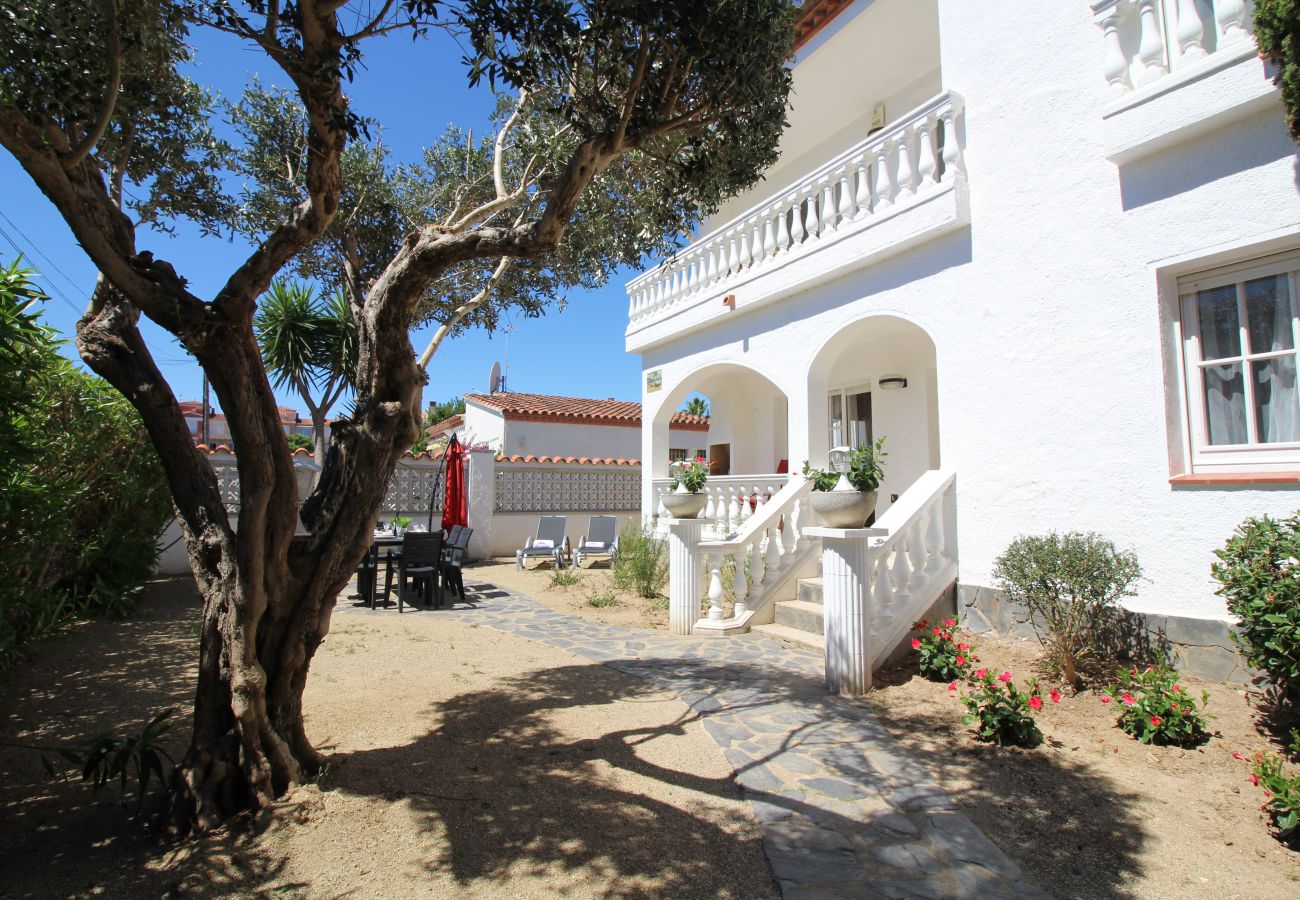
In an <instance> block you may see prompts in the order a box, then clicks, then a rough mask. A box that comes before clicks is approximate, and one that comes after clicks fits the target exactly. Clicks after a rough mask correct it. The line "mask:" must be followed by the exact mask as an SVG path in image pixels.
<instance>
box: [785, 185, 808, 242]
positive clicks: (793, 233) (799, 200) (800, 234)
mask: <svg viewBox="0 0 1300 900" xmlns="http://www.w3.org/2000/svg"><path fill="white" fill-rule="evenodd" d="M789 203H790V211H791V216H790V249H791V250H793V249H794V248H795V247H796V246H797V245H799V244H801V243H803V239H804V238H805V237H806V236H807V232H805V231H804V228H803V212H804V210H803V193H802V192H798V193H794V194H791V195H790V198H789Z"/></svg>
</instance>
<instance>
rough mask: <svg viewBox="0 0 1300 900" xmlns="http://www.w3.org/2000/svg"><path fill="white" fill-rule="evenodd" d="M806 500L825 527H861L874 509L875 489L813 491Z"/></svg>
mask: <svg viewBox="0 0 1300 900" xmlns="http://www.w3.org/2000/svg"><path fill="white" fill-rule="evenodd" d="M808 501H809V503H811V504H812V508H813V510H814V511H816V513H817V515H819V516H821V520H822V524H823V525H825V526H826V527H827V528H861V527H863V525H865V524H866V521H867V517H868V516H870V515H871V514H872V513H873V512H875V509H876V492H875V491H813V492H812V493H811V494H809V495H808Z"/></svg>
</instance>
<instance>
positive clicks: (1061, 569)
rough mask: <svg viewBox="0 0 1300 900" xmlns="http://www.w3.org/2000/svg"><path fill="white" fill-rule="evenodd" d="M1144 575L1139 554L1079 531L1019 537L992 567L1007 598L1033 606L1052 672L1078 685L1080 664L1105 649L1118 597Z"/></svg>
mask: <svg viewBox="0 0 1300 900" xmlns="http://www.w3.org/2000/svg"><path fill="white" fill-rule="evenodd" d="M1141 576H1142V567H1141V566H1140V565H1138V561H1137V556H1136V554H1134V553H1132V552H1121V551H1119V550H1117V549H1115V545H1114V544H1113V543H1111V542H1110V541H1108V540H1106V539H1105V538H1103V537H1102V536H1101V535H1099V534H1092V533H1089V534H1083V533H1081V532H1077V531H1072V532H1069V533H1068V534H1057V533H1055V532H1052V533H1051V534H1048V535H1035V536H1029V537H1018V538H1016V539H1015V540H1014V541H1012V542H1011V546H1009V547H1008V548H1007V549H1006V552H1005V553H1003V554H1002V555H1001V556H999V557H998V558H997V560H996V562H995V563H994V567H993V579H994V581H995V583H996V584H997V586H998V588H999V589H1000V590H1001V591H1002V592H1003V593H1004V594H1005V595H1006V597H1007V599H1008V600H1011V601H1012V602H1014V603H1019V604H1021V605H1023V606H1025V607H1026V608H1027V609H1028V610H1029V612H1030V621H1031V622H1032V624H1033V627H1034V631H1035V632H1036V633H1037V634H1038V640H1039V641H1040V642H1041V643H1042V645H1043V647H1044V649H1045V650H1046V651H1047V664H1048V666H1049V668H1050V670H1051V674H1053V675H1059V676H1060V677H1061V678H1063V679H1064V680H1065V681H1066V682H1068V683H1069V684H1071V685H1074V686H1076V687H1077V686H1078V684H1079V681H1080V678H1079V667H1080V666H1081V665H1082V664H1084V663H1085V662H1087V661H1089V660H1091V659H1093V658H1094V657H1096V656H1099V655H1100V653H1101V649H1102V646H1103V643H1104V640H1105V637H1106V633H1107V631H1108V630H1109V629H1110V627H1111V626H1112V624H1113V623H1114V620H1115V615H1116V613H1117V612H1118V603H1119V598H1120V597H1125V596H1130V595H1132V594H1133V593H1134V591H1133V583H1134V582H1136V581H1137V580H1138V579H1139V578H1140V577H1141Z"/></svg>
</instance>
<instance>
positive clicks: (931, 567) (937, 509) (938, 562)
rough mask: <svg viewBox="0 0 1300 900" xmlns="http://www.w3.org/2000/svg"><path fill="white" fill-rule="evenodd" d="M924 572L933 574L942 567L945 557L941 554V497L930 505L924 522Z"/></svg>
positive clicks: (945, 560)
mask: <svg viewBox="0 0 1300 900" xmlns="http://www.w3.org/2000/svg"><path fill="white" fill-rule="evenodd" d="M925 552H926V556H927V559H926V562H925V571H926V574H929V575H933V574H934V573H935V572H937V571H939V570H940V569H942V568H943V566H944V563H946V562H947V559H945V558H944V554H943V497H942V496H940V498H939V499H938V500H936V501H935V502H934V503H933V504H931V506H930V510H929V516H928V518H927V520H926V523H925Z"/></svg>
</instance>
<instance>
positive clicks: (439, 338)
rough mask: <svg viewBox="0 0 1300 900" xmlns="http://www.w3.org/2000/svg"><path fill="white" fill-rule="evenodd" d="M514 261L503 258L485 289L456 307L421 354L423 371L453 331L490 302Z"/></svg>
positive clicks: (513, 259)
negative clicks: (471, 314) (499, 282)
mask: <svg viewBox="0 0 1300 900" xmlns="http://www.w3.org/2000/svg"><path fill="white" fill-rule="evenodd" d="M514 261H515V258H514V257H513V256H503V257H501V262H499V263H497V267H496V271H494V272H493V273H492V275H491V277H489V278H488V280H487V283H486V284H485V285H483V289H482V290H480V291H479V292H478V293H477V294H475V295H474V296H473V297H471V298H470V299H469V300H466V301H465V302H464V303H462V304H461V305H460V306H458V307H456V310H455V311H454V312H453V313H452V314H451V318H450V319H448V320H447V321H446V322H444V323H443V324H442V326H441V327H439V328H438V330H437V331H435V332H434V334H433V337H432V338H431V339H430V340H429V346H427V347H425V348H424V352H423V353H421V354H420V368H421V369H427V368H429V361H430V360H432V359H433V355H434V354H435V353H437V352H438V348H439V347H440V346H441V345H442V342H443V341H444V340H446V339H447V336H448V335H450V334H451V333H452V331H454V330H455V328H456V326H457V325H459V324H460V323H461V322H462V321H463V320H464V319H465V317H466V316H468V315H469V314H470V313H472V312H473V311H474V310H476V309H478V308H479V307H480V306H482V305H483V304H484V303H486V302H487V301H488V299H489V298H490V297H491V296H492V289H493V288H494V287H496V284H497V282H498V281H500V280H501V278H502V276H503V275H505V274H506V272H507V271H508V270H509V269H510V266H511V265H512V264H513V263H514Z"/></svg>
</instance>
